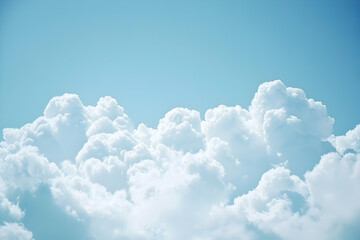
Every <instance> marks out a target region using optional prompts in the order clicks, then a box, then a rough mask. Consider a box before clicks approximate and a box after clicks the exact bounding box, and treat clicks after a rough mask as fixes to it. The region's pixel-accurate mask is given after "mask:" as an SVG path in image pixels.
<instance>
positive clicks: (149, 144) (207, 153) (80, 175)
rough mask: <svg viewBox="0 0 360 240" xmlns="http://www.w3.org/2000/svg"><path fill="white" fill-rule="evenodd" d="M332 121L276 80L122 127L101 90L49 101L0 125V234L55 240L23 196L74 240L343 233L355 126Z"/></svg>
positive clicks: (355, 180)
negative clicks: (86, 101)
mask: <svg viewBox="0 0 360 240" xmlns="http://www.w3.org/2000/svg"><path fill="white" fill-rule="evenodd" d="M333 123H334V119H332V118H331V117H329V116H328V114H327V110H326V107H325V106H324V105H323V104H322V103H321V102H317V101H314V100H313V99H308V98H307V97H306V95H305V93H304V92H303V91H302V90H301V89H297V88H290V87H286V86H285V85H284V84H283V83H282V82H281V81H280V80H277V81H272V82H266V83H263V84H261V85H260V86H259V89H258V91H257V92H256V94H255V96H254V99H253V100H252V102H251V105H250V106H249V108H248V109H246V108H243V107H241V106H231V107H228V106H224V105H220V106H218V107H216V108H214V109H209V110H207V111H206V113H205V115H204V116H201V115H200V113H199V112H198V111H196V110H189V109H186V108H175V109H173V110H171V111H170V112H168V113H167V114H166V115H165V116H164V118H162V119H160V120H159V124H158V126H157V127H156V128H150V127H147V126H146V125H144V124H139V125H138V126H134V124H133V123H132V122H131V120H130V118H129V117H128V116H127V115H126V113H125V112H124V109H123V108H122V107H121V106H120V105H119V104H118V103H117V102H116V100H115V99H113V98H111V97H103V98H100V100H99V101H98V103H97V104H96V106H84V105H83V104H82V102H81V100H80V99H79V97H78V96H77V95H75V94H64V95H63V96H58V97H54V98H53V99H51V100H50V102H49V104H48V105H47V107H46V108H45V110H44V115H43V116H40V117H39V118H38V119H36V120H35V121H34V122H32V123H28V124H26V125H24V126H23V127H21V128H19V129H10V128H7V129H4V130H3V136H4V140H3V141H2V142H1V143H0V176H1V177H0V186H1V188H0V221H1V223H0V238H1V239H6V240H13V239H21V240H30V239H36V240H42V239H57V236H56V235H52V234H53V232H52V231H51V229H50V228H49V229H45V228H44V229H43V231H45V233H44V232H39V228H38V227H36V226H35V225H34V223H33V222H32V221H31V220H32V218H36V216H37V215H36V212H41V211H42V210H41V209H38V208H35V207H34V206H33V205H31V204H30V203H27V202H25V200H24V199H26V198H25V197H23V196H24V195H26V194H27V195H29V194H30V196H33V197H34V198H36V199H38V200H39V201H44V202H49V203H48V206H47V207H48V208H49V209H53V211H52V212H53V213H54V214H55V213H56V214H58V215H59V214H60V215H61V216H62V217H61V218H59V219H61V221H63V222H58V225H59V227H60V228H61V226H62V225H63V226H67V225H69V223H67V222H66V221H69V222H71V223H73V222H75V223H77V224H79V226H81V228H80V227H79V228H78V229H82V232H80V230H79V231H78V232H76V233H77V234H78V235H76V236H73V237H74V239H75V238H76V239H95V240H98V239H99V240H100V239H101V240H110V239H111V240H113V239H129V240H130V239H138V240H141V239H169V240H172V239H174V240H175V239H179V240H180V239H181V240H183V239H193V240H200V239H204V240H205V239H207V240H211V239H214V240H215V239H243V240H246V239H249V240H250V239H251V240H252V239H295V240H296V239H299V240H303V239H318V240H328V239H333V240H340V239H343V238H344V236H346V235H345V234H346V231H348V230H349V229H350V230H353V231H356V229H351V228H354V226H356V225H357V224H358V223H359V222H358V221H359V219H360V153H359V150H360V148H359V142H360V141H359V139H360V131H359V129H360V128H359V125H358V126H356V128H355V129H354V130H350V131H349V132H348V133H347V134H346V135H345V136H334V135H333V131H332V130H333V129H332V128H333ZM43 188H46V189H49V191H50V192H51V198H50V200H48V199H45V197H42V195H41V194H40V193H39V189H43ZM42 198H44V199H42ZM45 200H46V201H45ZM32 207H33V208H34V209H32ZM54 216H55V215H54ZM56 216H57V215H56ZM43 221H44V224H45V225H46V221H49V220H48V219H43ZM54 221H56V220H54ZM39 224H41V221H40V223H39ZM344 229H345V230H344ZM346 229H347V230H346ZM44 236H47V238H46V237H44Z"/></svg>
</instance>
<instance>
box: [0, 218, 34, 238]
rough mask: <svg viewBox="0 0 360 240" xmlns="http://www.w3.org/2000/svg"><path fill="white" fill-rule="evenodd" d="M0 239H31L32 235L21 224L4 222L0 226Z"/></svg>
mask: <svg viewBox="0 0 360 240" xmlns="http://www.w3.org/2000/svg"><path fill="white" fill-rule="evenodd" d="M0 239H3V240H33V235H32V233H31V232H30V231H28V230H26V228H24V226H23V225H20V224H17V223H7V222H6V223H5V224H4V225H2V226H0Z"/></svg>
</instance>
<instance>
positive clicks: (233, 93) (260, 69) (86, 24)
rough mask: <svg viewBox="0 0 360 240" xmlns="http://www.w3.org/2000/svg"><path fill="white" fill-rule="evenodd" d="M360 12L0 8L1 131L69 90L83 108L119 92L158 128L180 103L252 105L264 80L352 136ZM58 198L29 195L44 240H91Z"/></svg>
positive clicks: (308, 2)
mask: <svg viewBox="0 0 360 240" xmlns="http://www.w3.org/2000/svg"><path fill="white" fill-rule="evenodd" d="M359 13H360V2H359V1H357V0H353V1H351V0H341V1H340V0H338V1H332V0H324V1H320V0H319V1H318V0H282V1H280V0H278V1H271V0H264V1H255V0H249V1H240V0H238V1H194V0H192V1H168V0H167V1H64V0H59V1H54V0H49V1H23V0H16V1H10V0H2V1H1V2H0V129H2V128H4V127H20V126H22V125H23V124H25V123H28V122H31V121H33V120H34V119H35V118H37V117H38V116H40V115H41V114H42V111H43V109H44V108H45V106H46V104H47V103H48V101H49V99H50V98H51V97H53V96H56V95H61V94H63V93H65V92H71V93H77V94H78V95H79V96H80V98H81V99H82V101H83V102H84V104H95V103H96V101H97V99H98V98H99V97H101V96H104V95H110V96H113V97H114V98H116V99H117V100H118V102H119V103H120V104H121V105H122V106H124V107H125V111H126V112H127V113H128V114H129V116H130V117H131V118H132V120H133V121H134V122H135V123H136V124H138V123H140V122H144V123H146V124H148V125H150V126H156V124H157V121H158V120H159V119H160V118H161V117H162V116H163V115H164V114H165V113H166V112H167V111H168V110H170V109H171V108H173V107H176V106H183V107H188V108H191V109H197V110H199V111H201V113H204V111H205V110H206V109H208V108H211V107H215V106H217V105H219V104H227V105H235V104H240V105H242V106H243V107H247V106H248V105H249V103H250V101H251V99H252V97H253V94H254V93H255V92H256V89H257V87H258V85H259V84H260V83H261V82H264V81H269V80H274V79H282V80H283V81H284V82H285V84H286V85H288V86H293V87H299V88H302V89H304V90H305V92H306V93H307V95H308V97H312V98H315V99H316V100H322V101H323V103H324V104H326V105H327V107H328V112H329V114H330V115H331V116H333V117H334V118H335V119H336V122H335V132H336V133H338V134H343V133H345V132H346V131H347V130H349V129H352V128H353V127H355V125H356V124H358V123H360V108H359V103H360V94H359V90H360V44H359V43H360V14H359ZM49 199H50V195H49V190H48V189H47V188H46V187H45V186H43V187H41V188H40V189H39V190H38V191H37V193H36V194H35V195H34V196H32V195H30V194H25V195H24V196H23V197H22V198H21V199H20V206H21V207H22V208H24V209H27V211H26V215H25V218H24V223H25V225H26V226H27V227H28V228H29V229H30V230H31V231H33V233H34V237H35V238H36V239H37V240H46V239H49V236H57V239H65V238H66V239H70V238H74V239H84V240H85V239H90V238H89V236H88V235H87V234H88V233H87V232H88V230H87V229H86V227H85V225H86V224H85V223H77V222H74V220H73V219H71V218H70V217H69V216H68V215H66V214H65V213H64V212H62V211H61V210H59V209H58V208H56V206H55V207H54V204H53V203H52V202H51V201H50V200H49ZM39 204H41V205H42V206H44V207H43V208H42V210H40V213H34V212H33V211H32V209H39V208H38V207H37V206H38V205H39ZM43 219H45V221H42V220H43ZM46 219H50V220H51V219H58V222H54V221H47V220H46ZM0 220H1V219H0ZM44 223H46V225H44ZM60 223H61V224H60ZM345 227H346V226H345ZM348 228H349V229H350V230H351V229H352V231H354V229H356V227H354V226H348ZM346 232H347V233H349V235H351V236H347V238H348V239H351V237H355V238H356V236H358V233H356V232H355V233H353V232H351V231H346ZM270 237H271V236H267V238H270ZM272 238H274V239H275V237H274V236H273V237H272Z"/></svg>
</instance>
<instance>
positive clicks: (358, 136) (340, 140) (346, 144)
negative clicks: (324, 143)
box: [329, 124, 360, 154]
mask: <svg viewBox="0 0 360 240" xmlns="http://www.w3.org/2000/svg"><path fill="white" fill-rule="evenodd" d="M329 141H330V142H331V144H332V145H333V146H334V147H335V148H336V150H337V151H338V152H339V153H341V154H344V152H345V151H346V150H353V151H355V152H360V124H359V125H357V126H356V127H355V128H354V129H353V130H349V131H348V132H347V133H346V134H345V136H337V137H336V136H334V135H332V136H331V137H329Z"/></svg>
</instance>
